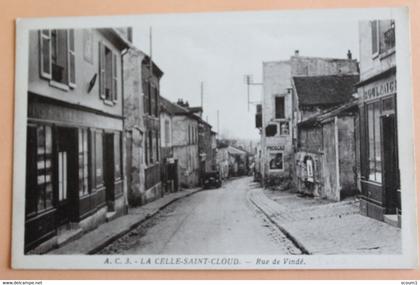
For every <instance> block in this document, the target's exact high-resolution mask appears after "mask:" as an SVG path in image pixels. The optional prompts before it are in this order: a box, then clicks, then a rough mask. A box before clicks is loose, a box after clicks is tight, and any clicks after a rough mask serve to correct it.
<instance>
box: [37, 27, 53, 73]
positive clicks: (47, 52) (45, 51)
mask: <svg viewBox="0 0 420 285" xmlns="http://www.w3.org/2000/svg"><path fill="white" fill-rule="evenodd" d="M39 58H40V61H39V63H40V64H39V66H40V73H41V77H43V78H46V79H51V78H52V76H51V69H52V67H51V30H41V31H39Z"/></svg>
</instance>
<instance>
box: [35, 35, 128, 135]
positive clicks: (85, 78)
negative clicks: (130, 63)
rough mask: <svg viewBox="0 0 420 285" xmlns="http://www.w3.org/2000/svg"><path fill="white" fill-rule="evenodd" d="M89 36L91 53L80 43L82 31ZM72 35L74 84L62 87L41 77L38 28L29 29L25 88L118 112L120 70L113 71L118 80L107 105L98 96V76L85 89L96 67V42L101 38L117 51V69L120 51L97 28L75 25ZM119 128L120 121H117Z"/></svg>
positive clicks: (82, 38) (120, 81) (119, 109)
mask: <svg viewBox="0 0 420 285" xmlns="http://www.w3.org/2000/svg"><path fill="white" fill-rule="evenodd" d="M89 33H90V35H91V36H92V42H91V45H89V47H90V48H91V49H89V50H90V51H91V53H92V54H91V55H92V56H91V57H88V54H87V53H85V48H84V45H85V43H86V41H85V39H86V35H87V34H89ZM74 37H75V66H76V70H75V76H76V88H74V89H72V88H70V89H69V90H67V91H66V90H62V89H59V88H55V87H52V86H50V82H49V80H48V79H44V78H41V76H40V68H39V42H40V41H39V33H38V31H30V32H29V45H30V46H29V53H30V54H29V78H28V91H29V92H33V93H37V94H40V95H43V96H46V97H51V98H55V99H58V100H62V101H66V102H69V103H73V104H77V105H80V106H86V107H90V108H94V109H96V110H101V111H104V112H106V113H109V114H113V115H121V113H122V100H121V99H122V98H121V97H122V96H121V95H122V80H121V72H118V75H117V82H118V83H117V84H118V95H117V98H118V99H117V102H116V104H115V105H113V106H110V105H107V104H105V103H104V102H103V100H102V99H101V98H100V97H99V80H98V79H99V78H97V79H96V83H95V85H94V87H93V88H92V90H91V91H90V92H89V93H88V92H87V89H88V86H89V82H90V81H91V79H92V78H93V76H94V75H95V74H97V73H98V70H99V55H98V53H99V49H98V45H99V44H98V42H99V41H101V42H103V43H104V44H105V45H106V46H107V47H108V48H110V49H111V50H112V51H113V52H115V53H116V54H117V57H118V60H117V68H118V70H121V53H120V51H119V50H118V49H117V48H115V47H114V44H113V43H112V42H111V41H109V40H108V39H107V38H106V37H105V36H104V35H103V34H102V33H101V32H99V31H97V30H94V29H90V30H83V29H76V30H74ZM121 129H122V125H121Z"/></svg>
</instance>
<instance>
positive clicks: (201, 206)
mask: <svg viewBox="0 0 420 285" xmlns="http://www.w3.org/2000/svg"><path fill="white" fill-rule="evenodd" d="M251 182H252V179H251V178H250V177H244V178H238V179H233V180H230V181H227V182H225V183H224V184H223V186H222V187H221V188H219V189H210V190H205V191H200V192H198V193H196V194H194V195H191V196H189V197H186V198H184V199H182V200H179V201H177V202H176V203H173V204H171V205H170V206H168V207H166V208H165V209H163V210H162V211H160V213H159V214H158V215H156V216H154V217H153V218H152V219H150V220H148V221H147V222H146V223H142V224H141V225H139V226H138V227H137V228H136V229H133V230H132V231H130V232H129V233H127V234H126V235H124V236H122V237H121V238H120V239H118V240H116V241H114V242H113V243H112V244H110V245H108V246H107V247H106V248H104V249H103V250H101V251H100V252H98V254H277V255H282V254H287V255H289V254H301V251H300V250H299V249H298V248H297V247H296V246H295V245H294V244H293V243H292V242H291V241H290V240H289V239H288V238H287V237H286V236H285V235H284V234H283V233H282V232H281V231H280V230H279V229H278V227H277V226H276V225H274V224H272V223H271V222H270V221H269V220H268V219H267V217H266V216H265V215H264V214H263V213H261V212H260V211H259V210H258V209H257V208H256V207H255V206H254V205H252V203H250V201H249V200H248V199H247V193H248V192H249V191H250V190H251V188H250V187H251Z"/></svg>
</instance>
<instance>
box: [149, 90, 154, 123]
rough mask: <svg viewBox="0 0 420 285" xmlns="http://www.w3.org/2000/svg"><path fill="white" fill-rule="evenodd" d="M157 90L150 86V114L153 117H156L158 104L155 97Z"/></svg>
mask: <svg viewBox="0 0 420 285" xmlns="http://www.w3.org/2000/svg"><path fill="white" fill-rule="evenodd" d="M154 93H155V88H154V87H153V86H150V90H149V114H150V115H151V116H156V113H155V104H156V100H155V99H156V98H155V96H154Z"/></svg>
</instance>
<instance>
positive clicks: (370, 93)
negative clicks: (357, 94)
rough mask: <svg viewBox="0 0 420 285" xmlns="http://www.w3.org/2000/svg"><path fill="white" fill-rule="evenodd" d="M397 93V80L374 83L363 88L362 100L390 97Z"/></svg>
mask: <svg viewBox="0 0 420 285" xmlns="http://www.w3.org/2000/svg"><path fill="white" fill-rule="evenodd" d="M396 92H397V80H396V79H395V77H393V78H392V79H388V80H384V81H380V82H375V83H373V84H371V85H368V86H366V87H364V88H363V99H364V100H370V99H375V98H378V97H383V96H387V95H391V94H394V93H396Z"/></svg>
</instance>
